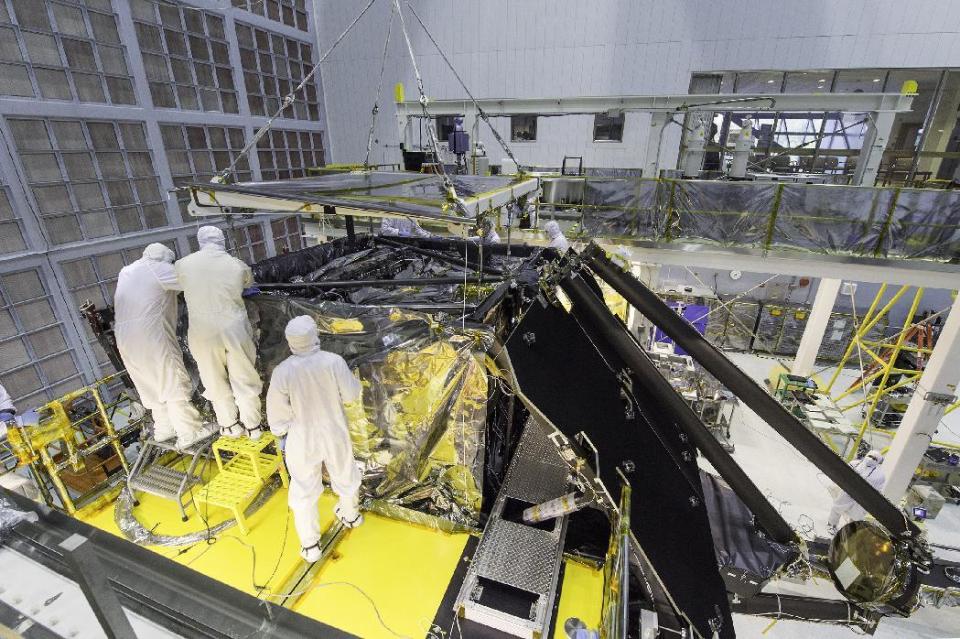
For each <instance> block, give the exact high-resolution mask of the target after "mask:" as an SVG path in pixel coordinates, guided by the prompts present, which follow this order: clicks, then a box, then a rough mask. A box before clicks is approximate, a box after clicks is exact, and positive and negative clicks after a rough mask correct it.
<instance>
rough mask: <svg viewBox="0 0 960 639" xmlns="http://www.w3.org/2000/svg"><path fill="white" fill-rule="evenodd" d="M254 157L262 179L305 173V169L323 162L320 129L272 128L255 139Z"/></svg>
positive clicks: (288, 176) (281, 178) (297, 175)
mask: <svg viewBox="0 0 960 639" xmlns="http://www.w3.org/2000/svg"><path fill="white" fill-rule="evenodd" d="M257 157H258V158H259V160H260V175H261V176H262V178H263V179H264V180H287V179H290V178H297V177H306V175H307V169H309V168H311V167H317V166H323V163H324V160H323V132H322V131H293V130H290V129H277V128H273V129H271V130H270V133H269V134H268V135H265V136H263V137H262V138H260V139H259V140H258V141H257Z"/></svg>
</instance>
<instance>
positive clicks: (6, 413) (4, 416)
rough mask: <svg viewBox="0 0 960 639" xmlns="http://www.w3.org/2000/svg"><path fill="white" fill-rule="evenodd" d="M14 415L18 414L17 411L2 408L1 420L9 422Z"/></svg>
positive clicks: (0, 411) (0, 412)
mask: <svg viewBox="0 0 960 639" xmlns="http://www.w3.org/2000/svg"><path fill="white" fill-rule="evenodd" d="M14 415H16V413H15V412H13V411H11V410H0V422H9V421H10V420H12V419H13V416H14Z"/></svg>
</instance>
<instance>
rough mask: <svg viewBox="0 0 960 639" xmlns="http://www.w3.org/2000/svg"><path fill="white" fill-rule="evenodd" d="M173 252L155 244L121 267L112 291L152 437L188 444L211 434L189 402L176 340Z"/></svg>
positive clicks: (120, 336)
mask: <svg viewBox="0 0 960 639" xmlns="http://www.w3.org/2000/svg"><path fill="white" fill-rule="evenodd" d="M174 257H175V256H174V254H173V251H171V250H170V249H169V248H167V247H166V246H164V245H163V244H156V243H154V244H151V245H149V246H148V247H147V248H145V249H144V251H143V257H141V258H140V259H139V260H137V261H135V262H134V263H133V264H130V265H128V266H125V267H123V269H122V270H121V271H120V275H119V277H118V279H117V290H116V293H114V295H113V304H114V334H115V335H116V338H117V348H118V350H119V351H120V357H121V358H122V359H123V365H124V366H126V368H127V373H128V374H129V375H130V379H131V380H132V381H133V385H134V386H135V387H136V389H137V394H139V395H140V402H141V403H142V404H143V406H144V408H147V409H149V410H150V412H151V414H152V415H153V438H154V439H155V440H156V441H160V442H162V441H166V440H168V439H173V438H174V437H176V438H177V445H178V446H179V447H180V448H185V447H187V446H189V445H191V444H193V443H194V442H196V441H198V440H200V439H203V438H204V437H207V436H208V435H210V434H212V433H211V431H210V430H209V429H205V428H204V427H203V424H202V422H201V420H200V413H199V412H197V409H196V408H195V407H194V405H193V404H191V403H190V395H191V393H192V391H193V389H192V386H191V382H190V375H189V374H187V369H186V368H185V367H184V365H183V353H182V352H181V351H180V344H179V342H178V341H177V292H178V291H179V290H180V284H179V282H178V281H177V275H176V273H175V272H174V270H173V259H174Z"/></svg>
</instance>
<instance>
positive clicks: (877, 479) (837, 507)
mask: <svg viewBox="0 0 960 639" xmlns="http://www.w3.org/2000/svg"><path fill="white" fill-rule="evenodd" d="M882 463H883V455H882V454H881V453H880V451H879V450H871V451H870V452H869V453H867V454H866V455H865V456H864V457H863V459H859V460H857V461H855V462H853V469H854V470H855V471H857V474H858V475H860V476H861V477H863V478H864V479H866V480H867V482H868V483H869V484H870V485H871V486H873V487H874V488H876V489H877V490H880V489H881V488H883V484H884V483H885V482H886V481H887V478H886V476H885V475H884V473H883V469H882V468H880V464H882ZM866 512H867V511H866V510H864V509H863V507H862V506H860V505H859V504H858V503H857V502H855V501H854V500H853V498H852V497H851V496H850V495H848V494H847V493H840V495H839V496H838V497H837V498H836V499H835V500H834V502H833V508H831V509H830V516H829V517H828V518H827V530H828V531H830V534H833V533H835V532H836V530H837V528H838V527H839V526H840V518H841V517H844V516H846V518H847V520H848V521H856V520H858V519H863V517H864V515H866Z"/></svg>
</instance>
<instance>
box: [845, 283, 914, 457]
mask: <svg viewBox="0 0 960 639" xmlns="http://www.w3.org/2000/svg"><path fill="white" fill-rule="evenodd" d="M908 288H909V287H908V286H901V287H900V290H899V291H897V294H896V295H894V296H893V297H892V298H891V300H890V301H889V302H887V305H886V306H884V308H883V309H882V310H881V311H880V313H878V315H877V318H876V319H879V318H880V316H881V315H883V314H885V313H887V312H889V311H890V309H891V308H892V307H893V303H894V302H895V301H896V300H898V299H900V298H901V297H903V294H904V293H906V289H908ZM923 290H924V289H923V287H922V286H920V287H917V290H916V292H915V293H914V295H913V302H912V303H911V304H910V311H909V312H908V313H907V316H906V318H904V320H903V328H902V330H901V331H900V332H899V333H898V334H897V341H896V342H895V343H894V345H893V347H892V348H891V349H890V353H889V356H890V359H889V361H888V362H887V363H886V365H885V366H884V367H883V368H882V369H881V370H882V372H883V375H882V376H881V377H880V388H879V389H878V391H877V392H876V393H875V394H874V395H873V400H872V401H871V402H870V407H869V408H868V409H867V411H866V413H865V414H864V416H863V423H862V424H861V425H860V432H859V433H858V434H857V438H856V439H855V440H854V443H853V446H852V447H851V448H850V452H849V453H848V454H847V461H852V460H853V459H854V457H856V454H857V450H858V449H859V448H860V442H861V441H863V435H864V433H866V431H867V428H869V427H870V418H871V417H873V413H874V412H875V411H876V409H877V404H878V403H879V402H880V398H881V397H882V396H883V395H885V394H887V393H888V392H889V389H888V387H887V380H888V379H890V374H891V373H893V372H894V371H898V372H899V371H902V370H903V369H899V368H896V366H895V364H896V361H897V356H898V355H899V354H900V347H901V346H902V345H903V342H904V340H905V339H906V337H907V330H908V329H909V328H910V326H912V325H913V318H914V316H915V315H916V314H917V308H918V307H919V306H920V300H921V299H923ZM874 322H875V320H874ZM861 330H862V329H861Z"/></svg>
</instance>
